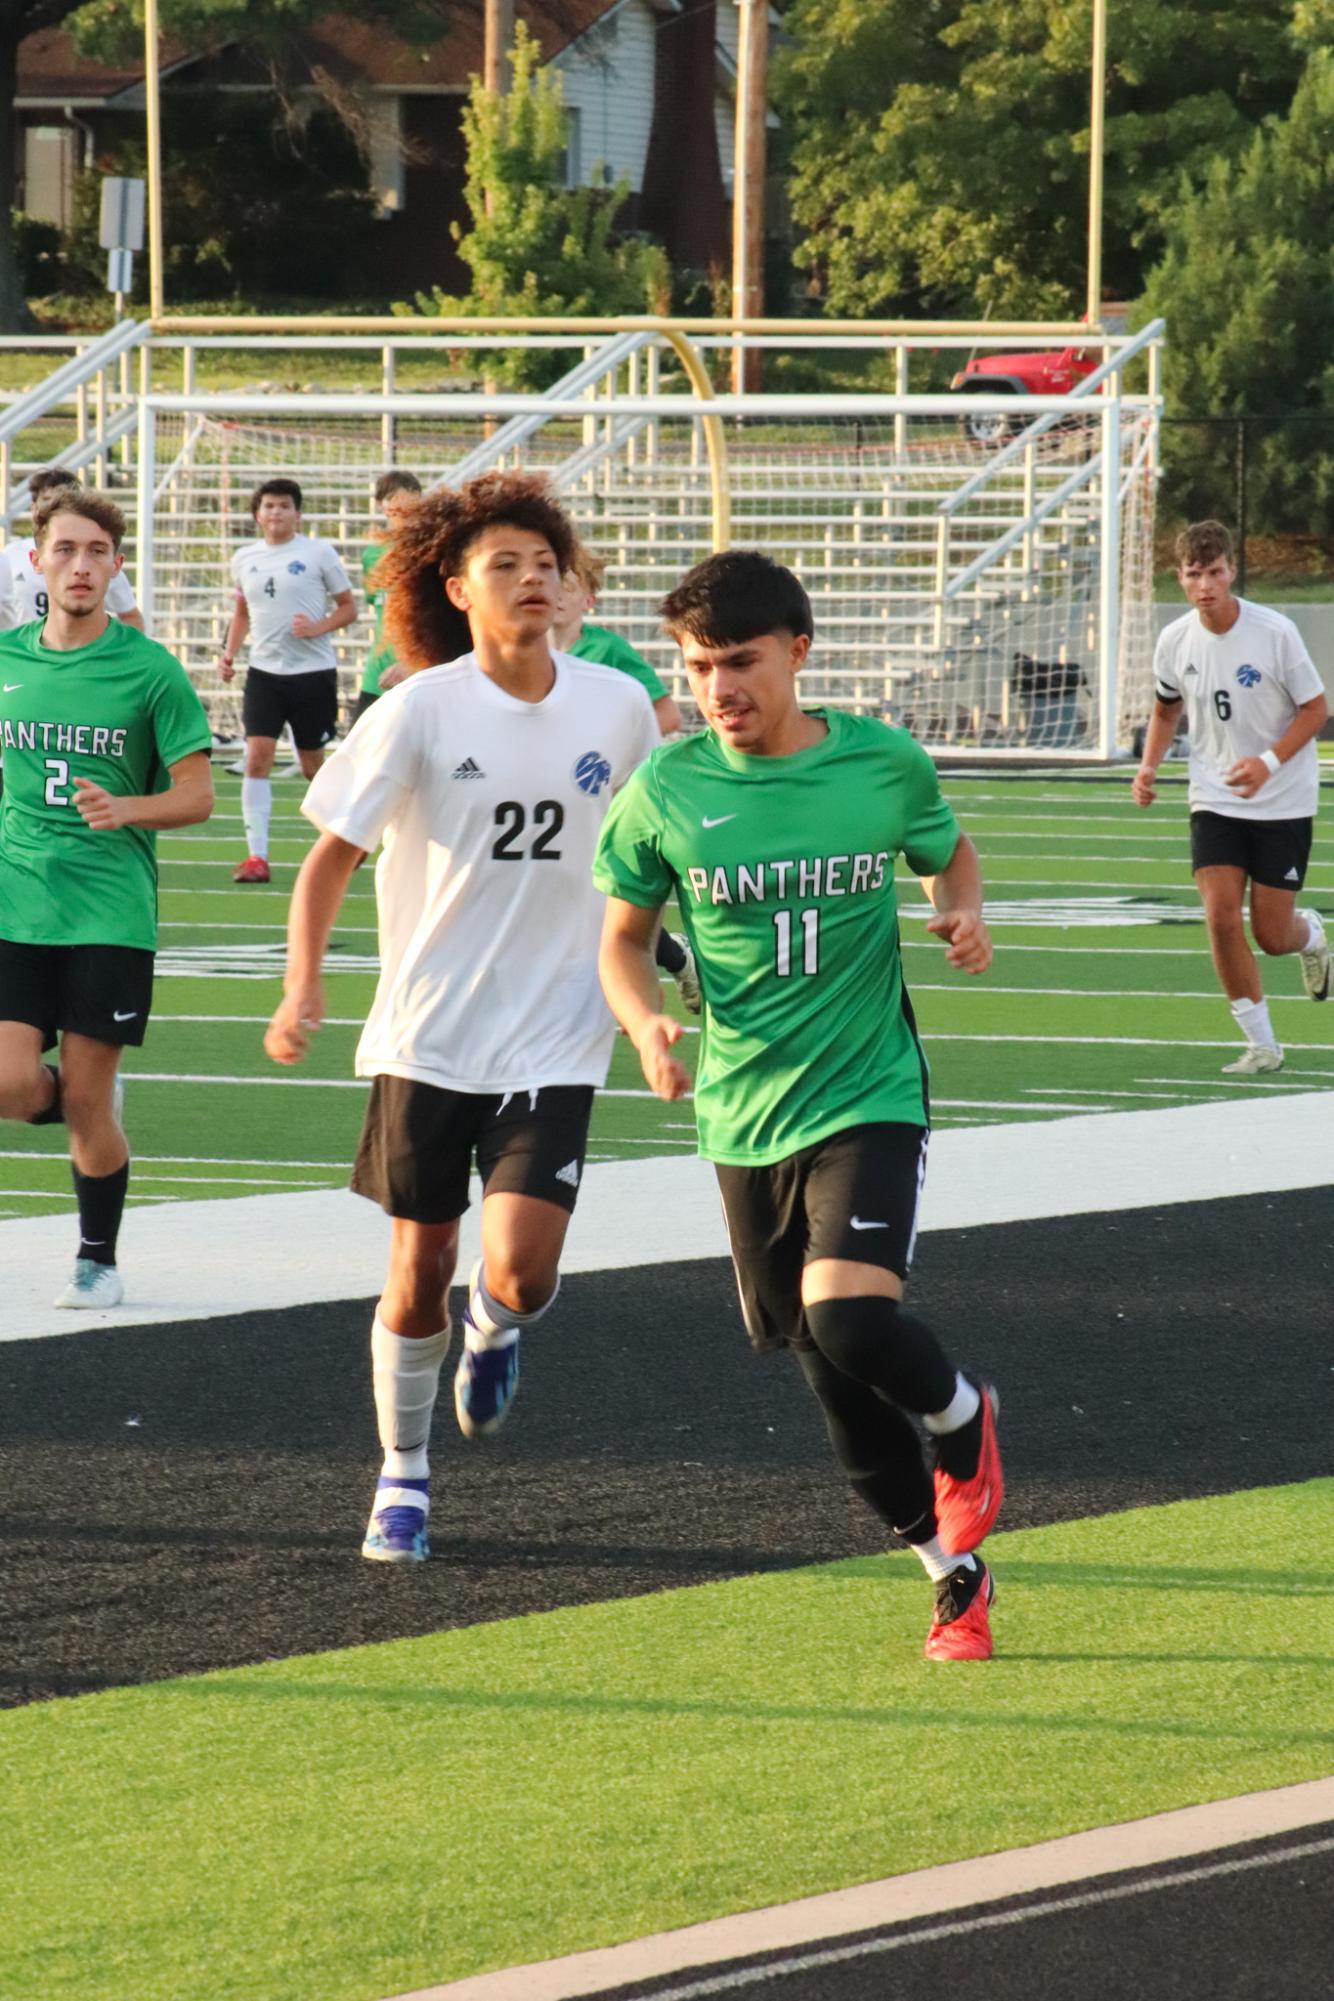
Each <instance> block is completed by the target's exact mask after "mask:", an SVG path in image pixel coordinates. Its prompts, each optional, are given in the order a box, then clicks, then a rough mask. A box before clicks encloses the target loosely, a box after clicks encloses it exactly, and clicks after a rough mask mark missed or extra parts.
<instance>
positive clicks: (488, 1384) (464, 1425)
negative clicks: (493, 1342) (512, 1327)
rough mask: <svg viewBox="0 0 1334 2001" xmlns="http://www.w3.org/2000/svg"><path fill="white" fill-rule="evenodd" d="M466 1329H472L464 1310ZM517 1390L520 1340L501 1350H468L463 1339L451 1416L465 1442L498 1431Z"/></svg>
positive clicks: (455, 1377)
mask: <svg viewBox="0 0 1334 2001" xmlns="http://www.w3.org/2000/svg"><path fill="white" fill-rule="evenodd" d="M463 1324H464V1326H465V1327H470V1326H471V1325H472V1322H471V1320H470V1319H469V1316H468V1313H467V1311H466V1309H465V1311H464V1315H463ZM518 1387H519V1336H518V1331H517V1329H516V1331H515V1335H514V1339H513V1340H512V1341H507V1342H506V1344H505V1346H504V1347H503V1348H470V1347H469V1346H468V1343H467V1336H466V1334H465V1336H464V1343H463V1353H462V1355H461V1356H460V1357H459V1365H458V1368H457V1369H456V1370H455V1371H454V1412H455V1415H456V1416H457V1418H458V1421H459V1430H460V1431H461V1432H462V1433H463V1436H464V1437H465V1438H485V1437H486V1436H487V1435H488V1434H489V1433H490V1432H493V1431H499V1429H500V1427H501V1425H502V1424H503V1423H504V1422H505V1413H506V1412H507V1411H508V1409H509V1407H510V1405H511V1404H512V1403H513V1401H514V1393H515V1391H516V1390H517V1389H518Z"/></svg>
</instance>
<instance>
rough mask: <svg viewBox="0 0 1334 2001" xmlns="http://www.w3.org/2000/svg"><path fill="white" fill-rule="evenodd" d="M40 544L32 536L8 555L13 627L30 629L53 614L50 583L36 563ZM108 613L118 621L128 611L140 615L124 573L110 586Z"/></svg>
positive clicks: (121, 572) (112, 580) (132, 589)
mask: <svg viewBox="0 0 1334 2001" xmlns="http://www.w3.org/2000/svg"><path fill="white" fill-rule="evenodd" d="M36 553H37V544H36V542H35V541H34V540H33V538H32V536H31V535H29V536H27V537H26V539H25V540H24V541H22V542H15V543H14V545H13V549H12V552H11V551H6V554H8V555H9V557H10V561H11V563H12V565H13V572H14V617H13V619H12V620H11V624H14V625H30V624H31V623H32V621H33V619H35V618H45V617H46V614H47V612H48V611H49V610H50V608H51V607H50V601H49V600H48V598H47V595H46V579H45V578H44V577H43V575H42V573H41V571H40V570H39V569H38V568H37V565H36V564H35V563H34V561H33V557H34V556H35V555H36ZM106 607H107V610H108V611H109V612H110V613H111V614H112V616H113V617H115V618H120V617H121V616H122V615H123V613H125V612H127V611H138V609H139V606H138V604H137V603H136V601H135V596H134V588H133V586H132V585H131V583H130V580H129V578H128V577H127V576H126V574H125V572H124V570H117V572H116V574H115V576H114V577H113V578H112V579H111V582H110V583H109V584H108V586H107V595H106Z"/></svg>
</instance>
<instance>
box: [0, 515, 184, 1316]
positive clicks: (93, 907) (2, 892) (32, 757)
mask: <svg viewBox="0 0 1334 2001" xmlns="http://www.w3.org/2000/svg"><path fill="white" fill-rule="evenodd" d="M124 534H125V519H124V516H123V515H122V514H121V511H120V509H119V508H118V507H116V506H114V505H113V504H112V502H111V501H109V500H106V499H103V498H102V497H101V496H100V495H98V494H92V493H85V492H83V491H82V490H81V489H74V488H71V489H70V490H69V491H68V492H67V493H66V492H63V491H62V493H61V494H60V496H59V499H58V500H57V501H56V503H55V504H54V505H53V506H52V507H51V508H50V510H49V511H46V512H42V513H40V514H39V517H38V522H37V563H38V568H39V569H40V571H41V577H42V583H43V587H44V589H45V591H46V594H47V598H48V606H49V608H48V610H47V613H46V616H45V618H43V619H40V620H34V621H33V622H32V623H31V624H28V625H22V626H19V627H18V628H17V629H16V630H15V631H13V632H6V633H0V745H2V746H3V748H4V753H5V790H4V796H3V799H0V1118H7V1119H23V1120H27V1121H28V1122H29V1123H30V1124H32V1125H52V1124H57V1123H60V1122H63V1123H64V1124H65V1125H66V1126H68V1128H69V1140H70V1154H71V1158H72V1161H73V1167H74V1190H75V1195H76V1198H77V1201H78V1207H79V1229H80V1241H79V1250H78V1257H77V1261H76V1263H75V1267H74V1278H73V1280H72V1282H71V1284H70V1285H69V1286H68V1288H67V1289H66V1290H65V1291H64V1292H62V1293H61V1295H60V1297H59V1298H58V1299H57V1300H56V1302H55V1303H56V1305H57V1306H72V1307H83V1308H96V1307H106V1306H118V1305H119V1304H120V1302H121V1300H122V1299H123V1297H124V1288H123V1286H122V1284H121V1280H120V1274H119V1272H118V1271H117V1269H116V1236H117V1232H118V1230H119V1228H120V1221H121V1215H122V1212H123V1210H124V1207H125V1191H126V1187H127V1185H128V1182H129V1171H130V1170H129V1149H128V1147H127V1145H126V1141H125V1134H124V1132H123V1131H122V1130H121V1125H120V1116H119V1109H120V1108H119V1091H118V1087H117V1078H116V1071H117V1067H118V1065H119V1063H120V1054H121V1050H122V1049H123V1048H125V1047H127V1046H130V1047H137V1046H138V1045H139V1044H140V1043H141V1042H142V1041H143V1039H144V1029H145V1027H146V1026H147V1022H148V1012H149V1008H150V1005H151V1003H152V996H153V953H154V949H155V947H156V944H157V857H156V852H155V846H156V835H157V830H158V829H159V828H161V827H188V826H190V825H192V824H193V823H194V822H195V821H199V820H207V818H208V816H209V814H210V813H211V812H212V810H213V779H212V773H211V768H210V765H209V749H210V746H211V743H212V732H211V730H210V728H209V723H208V717H207V716H206V715H205V713H204V708H203V704H202V703H201V702H200V700H199V697H198V695H197V694H196V693H195V691H194V689H193V688H192V687H191V685H190V681H189V678H188V676H187V674H186V672H185V669H184V668H183V667H182V666H181V664H180V662H179V660H177V659H175V658H174V656H173V655H172V654H170V653H168V652H167V650H166V648H165V647H162V646H159V645H157V644H156V643H155V641H153V640H151V639H146V638H145V637H144V635H143V634H142V633H141V632H137V631H135V629H134V628H133V627H132V626H128V625H125V624H123V623H122V622H121V621H120V620H119V619H115V618H112V617H111V615H110V614H109V613H108V611H107V609H106V595H107V590H108V587H109V585H110V583H111V581H112V579H113V577H116V576H118V575H119V573H120V567H121V555H120V545H121V542H122V540H123V538H124ZM57 1039H58V1040H59V1043H60V1061H59V1065H58V1066H56V1065H53V1064H44V1063H43V1062H42V1056H43V1053H44V1052H45V1051H46V1050H48V1049H52V1048H54V1047H55V1044H56V1042H57Z"/></svg>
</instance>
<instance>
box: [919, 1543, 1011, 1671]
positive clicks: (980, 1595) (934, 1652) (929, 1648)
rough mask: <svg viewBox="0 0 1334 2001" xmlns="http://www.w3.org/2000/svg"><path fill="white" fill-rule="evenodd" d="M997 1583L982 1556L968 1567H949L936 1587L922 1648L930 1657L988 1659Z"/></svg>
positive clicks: (945, 1659)
mask: <svg viewBox="0 0 1334 2001" xmlns="http://www.w3.org/2000/svg"><path fill="white" fill-rule="evenodd" d="M995 1596H996V1584H995V1580H994V1579H993V1577H992V1575H991V1572H990V1571H989V1570H988V1569H987V1566H986V1564H985V1563H983V1562H982V1560H981V1558H978V1560H977V1561H976V1563H975V1564H974V1566H973V1568H972V1569H971V1570H965V1569H964V1568H963V1566H962V1565H960V1567H959V1568H958V1570H952V1571H951V1572H950V1574H949V1576H948V1577H946V1578H943V1579H942V1581H941V1583H940V1584H939V1585H938V1586H937V1588H936V1610H935V1616H934V1617H933V1619H932V1621H931V1630H930V1632H929V1633H928V1634H927V1636H926V1646H925V1647H924V1649H923V1652H924V1654H925V1657H926V1659H927V1660H929V1661H989V1660H990V1659H991V1620H990V1618H989V1617H988V1616H987V1615H988V1611H989V1609H990V1606H991V1601H992V1599H993V1598H994V1597H995Z"/></svg>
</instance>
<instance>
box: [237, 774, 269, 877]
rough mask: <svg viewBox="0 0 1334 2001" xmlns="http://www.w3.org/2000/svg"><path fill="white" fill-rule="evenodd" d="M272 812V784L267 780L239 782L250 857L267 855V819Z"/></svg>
mask: <svg viewBox="0 0 1334 2001" xmlns="http://www.w3.org/2000/svg"><path fill="white" fill-rule="evenodd" d="M272 812H273V782H272V780H271V779H268V778H243V779H242V780H241V818H242V819H243V820H244V821H245V837H246V842H247V845H248V846H249V849H250V852H251V854H252V855H262V856H263V857H264V859H265V860H266V861H267V860H268V855H269V817H270V815H271V814H272Z"/></svg>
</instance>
